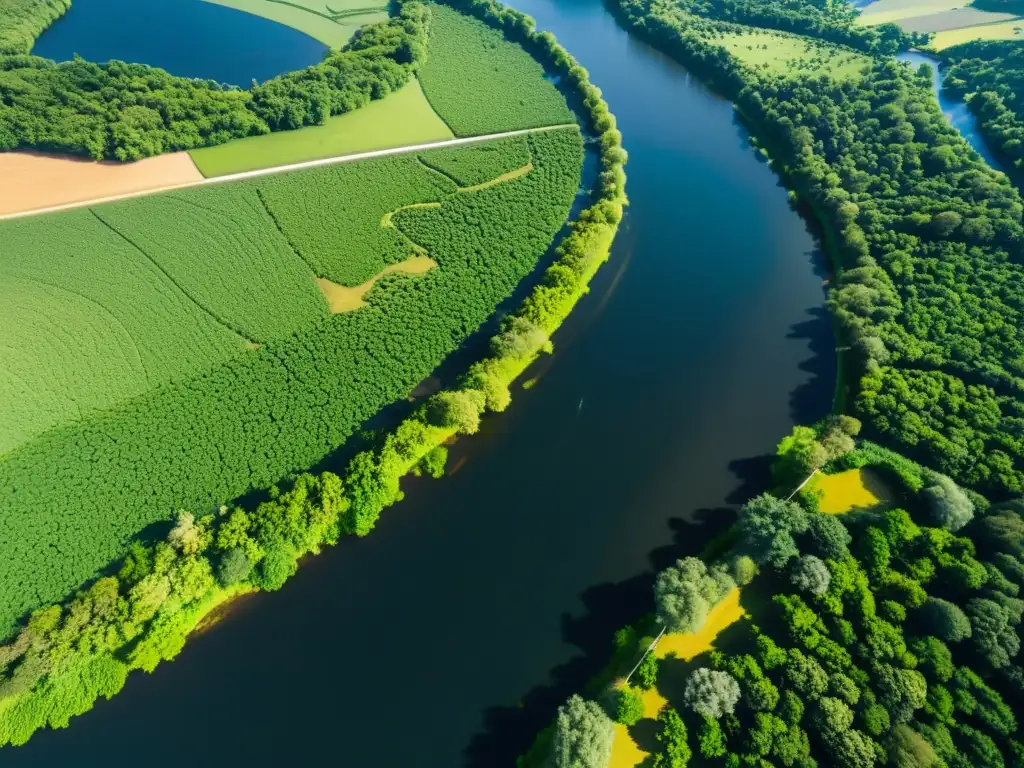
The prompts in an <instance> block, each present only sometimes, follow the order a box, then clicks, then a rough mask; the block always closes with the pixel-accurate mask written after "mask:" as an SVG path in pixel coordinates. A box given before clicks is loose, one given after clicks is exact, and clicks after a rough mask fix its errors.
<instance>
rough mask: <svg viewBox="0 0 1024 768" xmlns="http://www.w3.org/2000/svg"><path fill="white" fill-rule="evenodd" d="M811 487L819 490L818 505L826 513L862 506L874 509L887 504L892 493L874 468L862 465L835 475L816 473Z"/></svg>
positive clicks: (838, 513) (839, 513)
mask: <svg viewBox="0 0 1024 768" xmlns="http://www.w3.org/2000/svg"><path fill="white" fill-rule="evenodd" d="M810 485H811V490H814V491H820V492H821V494H822V495H821V499H820V500H819V502H818V508H819V509H820V510H821V511H822V512H824V513H825V514H828V515H841V514H844V513H846V512H852V511H854V510H863V509H876V508H878V507H882V506H885V505H887V504H889V503H890V502H891V500H892V498H893V496H892V492H891V491H890V490H889V488H888V487H887V486H886V485H885V483H883V482H882V480H881V478H879V477H878V474H877V473H876V472H874V471H873V470H871V469H869V468H866V467H862V468H860V469H848V470H846V471H845V472H839V473H838V474H835V475H823V474H820V473H819V474H817V475H815V477H814V480H812V481H811V484H810Z"/></svg>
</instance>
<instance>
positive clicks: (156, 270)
mask: <svg viewBox="0 0 1024 768" xmlns="http://www.w3.org/2000/svg"><path fill="white" fill-rule="evenodd" d="M524 144H525V145H526V146H527V147H528V149H526V150H525V151H526V152H527V154H528V155H529V157H530V161H531V170H530V172H529V173H526V174H524V175H521V176H519V177H518V178H515V179H511V180H508V181H504V182H501V183H498V184H495V185H492V186H487V187H486V188H482V189H477V190H476V191H472V192H465V191H460V190H459V188H458V187H457V186H456V184H455V183H454V182H452V181H451V180H450V179H448V178H447V177H445V176H444V175H442V174H440V173H438V172H436V171H434V170H432V169H430V168H429V167H427V166H426V165H424V164H423V163H421V162H420V161H419V160H418V159H417V158H416V157H415V156H401V157H387V158H377V159H374V160H370V161H365V162H363V163H357V164H344V165H336V166H327V167H323V168H314V169H310V170H307V171H302V172H296V173H293V174H280V175H275V176H267V177H261V178H257V179H252V180H247V181H244V182H237V183H234V184H229V185H217V186H211V187H202V188H197V189H193V190H185V191H182V192H177V193H169V194H166V195H161V196H154V197H147V198H137V199H134V200H130V201H125V202H121V203H115V204H111V205H107V206H101V207H98V208H96V209H93V210H91V211H86V212H78V211H76V212H73V213H72V214H69V215H64V214H62V215H56V216H52V217H42V218H41V217H37V218H32V219H27V220H16V221H13V222H7V223H5V225H4V227H3V229H4V231H6V232H10V233H12V234H16V235H17V239H16V241H15V243H12V245H15V244H16V245H17V248H8V253H7V260H6V261H5V264H4V265H2V266H0V273H5V272H7V271H9V270H10V269H11V267H10V262H14V263H15V264H16V265H17V266H16V269H17V270H18V274H21V275H30V276H31V275H34V276H35V279H42V280H44V281H46V284H48V285H52V286H54V290H55V291H56V293H57V294H58V295H64V294H65V293H71V294H73V295H85V296H91V297H95V300H96V301H98V302H101V303H100V304H99V307H103V308H104V310H103V311H98V307H97V304H94V303H90V302H82V303H81V304H80V305H76V309H79V310H80V311H81V313H80V314H79V315H76V316H75V317H74V319H69V318H68V317H65V316H62V315H59V314H56V315H53V316H52V317H40V313H39V311H38V307H34V306H33V305H32V304H31V302H26V301H25V294H23V293H22V292H21V288H22V286H23V282H22V281H15V282H13V283H6V282H5V286H6V290H5V291H4V294H5V296H6V297H9V298H10V299H11V300H12V301H13V302H14V303H15V304H16V305H17V306H19V307H20V308H21V309H23V310H24V312H23V313H22V314H21V315H19V316H18V317H17V319H18V321H19V322H18V324H17V325H14V326H6V325H5V327H4V328H3V329H0V336H4V337H7V336H9V335H10V334H11V333H14V334H16V336H15V340H16V341H17V342H18V348H19V349H21V350H24V354H25V355H29V354H30V353H35V354H36V355H37V356H35V357H28V358H27V359H26V360H25V365H24V366H23V367H11V366H7V367H5V369H4V371H3V372H2V373H0V381H3V382H4V384H5V386H4V391H5V392H6V393H8V397H9V398H10V399H11V400H14V399H15V398H17V399H18V400H20V402H21V408H22V409H27V408H28V407H29V406H32V405H34V406H35V407H36V411H35V413H36V415H37V417H38V419H42V420H49V419H52V418H53V416H52V412H53V410H54V403H57V404H59V405H61V407H62V408H63V410H62V414H64V415H65V418H66V419H67V421H66V423H63V424H57V425H53V424H52V423H51V424H48V426H51V428H50V429H49V431H47V432H45V433H44V434H42V435H39V436H38V437H36V438H35V439H33V440H30V441H28V442H26V443H23V444H22V445H20V446H18V447H16V448H14V449H13V450H9V449H10V448H11V446H10V444H9V443H7V444H6V445H5V448H6V449H8V450H9V452H8V453H7V455H6V456H4V458H3V461H2V462H0V499H3V500H4V503H3V505H2V508H3V513H2V523H3V524H2V528H3V534H2V542H3V557H2V558H0V585H3V589H2V590H0V634H5V633H6V631H7V630H8V628H9V627H10V626H11V623H12V622H13V621H14V620H15V619H17V618H18V617H19V616H20V615H22V614H23V613H24V611H26V610H28V609H32V608H35V607H37V606H39V605H40V604H44V603H48V602H51V601H54V600H58V599H60V598H61V597H62V596H63V595H65V594H67V593H68V591H69V590H71V589H74V588H76V587H77V586H78V585H80V584H82V583H84V582H85V581H86V580H88V579H89V578H90V577H92V576H93V575H94V574H96V573H97V572H98V571H100V570H101V569H102V568H104V567H105V566H106V565H107V564H108V563H109V562H111V561H112V560H114V559H115V558H116V557H118V556H119V555H120V554H121V553H122V552H123V551H124V547H125V544H126V542H127V541H128V540H129V539H130V538H131V537H133V536H135V535H137V534H138V532H139V531H141V530H142V529H143V528H145V527H146V526H147V525H149V524H151V523H155V522H157V521H160V520H165V519H167V516H168V514H169V513H170V511H171V510H174V509H188V510H195V511H201V510H206V509H209V508H211V507H213V506H216V505H219V504H221V503H223V502H224V501H227V500H230V499H232V498H236V497H238V496H240V495H242V494H244V493H246V492H248V491H249V490H250V489H252V488H263V487H268V486H269V485H271V484H272V483H274V482H276V481H277V480H278V479H279V478H281V477H283V476H285V475H287V474H288V473H290V472H294V471H296V470H301V469H303V468H305V467H309V466H311V465H313V464H315V463H316V462H318V461H319V460H320V459H322V458H323V456H324V455H325V454H326V453H328V452H329V451H331V450H333V449H335V448H337V447H338V446H340V445H341V444H342V443H344V442H345V441H346V440H347V439H348V438H349V437H350V436H351V435H352V434H353V433H354V432H355V431H356V430H357V429H358V428H359V426H360V425H361V424H362V423H363V422H365V421H366V420H367V419H369V418H370V417H371V416H373V415H374V414H376V413H377V412H378V411H379V410H380V409H381V408H383V407H384V406H386V405H388V404H389V403H392V402H394V401H396V400H399V399H401V398H404V397H406V396H407V395H408V393H409V392H410V391H411V390H412V389H413V387H415V386H416V384H417V383H418V382H420V381H422V380H423V379H425V378H426V377H428V376H429V375H430V373H431V371H433V370H434V369H435V368H436V367H437V365H439V364H440V363H441V361H443V360H444V358H445V357H446V356H447V355H448V354H450V353H451V352H452V351H454V350H455V349H456V348H457V347H458V345H459V344H460V343H461V342H462V340H463V339H465V338H466V337H467V336H468V335H469V334H470V333H472V332H473V331H475V330H476V329H477V328H478V327H479V326H480V325H481V324H482V323H483V322H484V321H485V320H486V319H487V318H488V317H489V316H490V315H491V313H492V312H493V311H494V308H495V307H496V306H497V305H498V303H499V302H500V301H502V300H503V299H505V298H506V297H507V296H508V295H509V294H510V293H511V292H512V291H513V289H514V288H515V286H516V285H517V284H518V283H519V282H520V281H521V280H522V279H523V278H524V277H526V276H527V275H528V274H529V273H530V271H531V270H532V269H533V268H534V267H535V265H536V263H537V260H538V259H539V258H540V257H541V256H542V255H543V254H544V253H545V252H546V251H547V250H548V248H549V246H550V244H551V242H552V240H553V239H554V238H555V236H556V234H557V233H558V231H559V230H560V229H561V227H562V225H563V223H564V221H565V219H566V218H567V216H568V214H569V212H570V208H571V206H572V203H573V200H574V198H575V196H576V191H577V189H578V185H579V178H580V169H581V166H582V162H583V147H582V140H581V137H580V135H579V132H578V130H577V129H575V128H566V129H560V130H555V131H548V132H542V133H536V134H532V135H530V136H528V137H526V138H514V139H509V140H505V141H503V142H502V143H501V144H500V147H501V149H499V151H500V152H504V153H508V162H507V165H508V166H510V167H516V164H517V163H519V162H520V159H521V156H522V154H523V152H524V149H523V146H524ZM471 151H472V150H471ZM428 157H429V155H428ZM424 201H434V202H436V203H437V204H436V205H432V206H429V207H426V206H418V205H416V204H417V203H422V202H424ZM67 216H70V217H71V226H68V225H66V224H65V223H64V222H66V221H68V219H67ZM385 217H388V219H389V225H388V226H382V220H384V219H385ZM86 224H88V225H89V226H90V227H91V229H88V230H84V229H83V227H84V225H86ZM85 232H89V233H94V234H95V235H96V236H102V237H105V238H107V239H108V240H111V241H113V242H115V243H117V244H119V245H120V244H121V243H124V244H130V246H131V247H127V246H126V247H124V248H122V251H121V252H119V253H120V254H121V255H122V256H123V259H122V260H123V261H127V262H128V263H129V270H130V269H131V262H132V261H133V260H134V261H140V262H142V263H143V264H146V265H147V266H149V265H152V268H151V269H149V270H148V272H146V278H145V279H147V280H151V281H152V282H153V285H152V286H151V288H150V295H155V296H157V297H159V298H160V300H161V301H162V300H163V299H164V295H163V294H171V295H172V296H173V297H174V298H175V300H176V303H177V304H179V305H181V307H182V309H180V310H179V311H178V313H177V314H178V315H179V316H181V317H184V316H186V313H187V311H189V310H190V309H191V310H194V312H193V314H194V315H196V316H198V317H199V318H202V319H203V320H206V319H207V318H210V317H212V318H215V319H216V322H215V323H211V324H210V325H209V327H204V330H206V331H208V333H209V336H210V339H209V341H208V343H207V345H208V346H213V345H214V344H215V343H218V342H221V341H222V340H223V339H225V338H227V339H228V340H229V341H231V340H232V339H233V343H234V347H233V349H232V352H233V353H232V354H225V351H226V350H224V349H220V350H219V351H220V353H221V354H220V359H219V360H216V361H214V363H213V364H212V366H211V365H202V366H201V365H199V364H198V363H197V364H196V365H195V366H194V367H193V368H192V369H190V370H182V368H181V367H180V366H181V364H180V363H178V361H175V362H176V364H178V365H179V367H178V368H176V369H174V370H173V371H168V369H167V368H166V367H165V368H164V369H156V368H154V367H153V366H147V365H146V364H145V363H146V362H148V361H149V360H152V359H154V358H155V359H157V360H162V359H163V358H162V357H161V356H162V355H163V354H165V352H166V351H165V350H164V349H163V348H162V346H161V341H162V339H164V338H165V337H166V336H168V334H171V335H175V336H177V335H178V334H182V335H183V336H184V331H185V330H186V329H187V328H177V327H173V326H160V325H159V324H155V323H152V322H151V321H150V317H151V315H150V313H151V312H152V311H154V310H157V311H158V310H160V309H162V308H163V306H164V305H163V304H159V305H157V306H156V307H149V308H147V307H143V306H141V305H139V304H138V302H139V299H140V297H138V296H131V295H126V294H123V293H121V292H120V290H119V288H123V287H124V286H123V285H121V284H120V283H118V282H116V281H115V282H113V284H110V283H106V282H104V281H103V280H101V279H100V275H99V274H98V273H94V272H93V271H92V270H90V269H83V268H82V263H83V262H82V252H81V250H80V248H79V247H80V244H81V243H82V242H83V240H82V235H84V234H85ZM4 239H5V242H8V238H7V236H5V238H4ZM61 239H64V240H66V241H67V244H66V245H65V246H64V247H63V248H57V245H58V244H59V242H60V240H61ZM44 243H52V244H54V248H53V250H52V251H51V249H49V248H47V247H43V244H44ZM100 245H102V244H100ZM239 245H242V247H241V248H240V247H239ZM54 253H57V254H61V255H62V256H63V257H64V258H62V260H61V261H60V262H55V261H54V258H53V257H54ZM88 253H90V254H93V256H92V258H93V259H94V260H97V261H99V262H100V263H104V261H105V260H106V258H107V253H106V251H105V250H104V249H103V248H102V247H99V245H97V246H96V247H95V248H93V249H91V250H90V251H89V252H88ZM417 253H425V254H427V255H429V257H430V258H431V259H433V260H434V261H435V262H436V263H437V265H438V267H437V268H436V269H433V270H431V271H430V272H428V273H426V274H424V275H420V276H417V277H404V276H400V275H389V276H387V277H386V278H384V279H382V280H380V281H378V283H377V285H376V287H375V288H374V289H373V291H371V293H370V295H369V296H368V297H367V299H366V301H367V303H368V306H365V307H364V308H362V309H360V310H359V311H357V312H349V313H345V314H339V315H330V314H329V312H328V307H327V302H326V301H325V299H324V297H323V296H321V295H320V293H319V292H318V290H317V287H316V283H315V280H314V278H324V279H327V280H330V281H332V282H333V283H336V284H339V285H359V284H361V283H363V282H365V281H366V280H367V279H369V278H371V277H373V276H374V275H376V274H377V273H379V272H381V271H382V270H383V269H384V268H385V267H386V266H388V265H389V264H397V263H400V262H402V261H405V260H406V259H408V258H409V257H411V256H413V255H415V254H417ZM76 267H77V268H76ZM43 273H45V275H46V276H45V277H44V276H43ZM29 285H36V283H29ZM31 295H34V294H30V296H31ZM5 303H6V301H5ZM122 305H123V306H125V307H129V308H131V309H130V310H122V309H121V307H122ZM196 308H198V309H196ZM147 310H148V311H147ZM90 313H91V314H90ZM119 315H120V317H123V318H126V319H127V320H133V319H135V318H141V321H142V322H143V323H144V325H143V327H142V330H148V331H150V332H152V333H153V334H154V335H152V336H147V335H143V334H142V333H140V332H139V329H138V327H132V328H131V331H133V333H130V334H129V335H128V340H127V341H126V342H124V344H125V349H124V357H123V358H122V359H121V361H120V362H122V365H121V366H120V369H119V371H118V373H119V374H120V375H112V372H111V370H110V369H111V368H112V367H114V364H113V363H112V362H110V361H100V362H102V363H103V364H102V365H100V366H98V367H94V366H95V365H96V362H97V361H96V360H95V358H94V355H93V354H92V352H93V350H92V349H90V348H89V347H77V346H74V345H70V346H68V345H66V344H65V345H64V346H61V347H58V348H54V346H53V344H64V340H65V339H66V337H67V335H68V333H69V331H68V329H69V328H75V329H78V331H77V333H78V334H79V335H78V336H77V340H78V341H82V336H81V330H80V329H81V328H83V327H88V328H90V329H96V334H97V335H98V336H100V337H101V338H107V337H109V338H112V339H114V340H115V341H117V342H122V341H123V336H124V334H125V331H126V327H125V325H123V323H122V321H120V320H119V317H118V316H119ZM194 324H195V323H194V322H193V325H194ZM196 337H200V341H206V339H203V338H201V336H200V332H199V331H198V330H197V331H196V333H194V334H190V335H189V338H190V339H193V340H194V339H195V338H196ZM32 339H38V341H39V343H35V344H32V343H29V342H30V341H31V340H32ZM51 339H52V340H53V343H52V344H49V345H48V344H46V343H45V342H46V341H47V340H51ZM243 340H244V341H243ZM185 343H186V341H185V340H182V341H177V342H176V345H177V346H176V349H177V348H178V347H180V346H181V345H182V344H185ZM224 343H225V344H226V343H227V342H224ZM246 344H248V346H250V347H252V346H255V345H257V344H258V345H260V346H259V347H258V348H255V349H249V350H248V351H247V350H246V349H245V346H246ZM141 355H145V358H144V359H143V360H140V359H138V358H139V356H141ZM192 360H195V357H194V356H193V358H192ZM203 362H205V361H203ZM72 364H74V365H73V366H72ZM72 372H73V373H74V374H75V375H74V376H72V377H70V378H67V379H65V378H64V376H65V375H66V374H69V373H72ZM158 373H162V375H163V378H161V379H157V378H156V376H157V375H158ZM169 374H170V375H169ZM99 376H103V378H99ZM26 382H28V383H29V384H30V385H32V386H30V389H32V390H35V391H36V392H38V396H34V397H32V396H30V395H32V393H31V392H26V391H24V390H25V383H26ZM87 392H96V393H98V396H102V399H98V400H96V401H94V402H91V403H90V402H87V401H86V400H85V397H84V396H85V394H86V393H87ZM112 406H113V407H112ZM76 408H77V409H79V410H78V411H76V410H75V409H76ZM38 419H37V420H38ZM183 457H188V459H187V460H184V459H183ZM54 550H56V551H59V552H60V553H61V556H60V557H59V558H54V556H53V554H52V553H53V551H54Z"/></svg>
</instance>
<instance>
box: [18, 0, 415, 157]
mask: <svg viewBox="0 0 1024 768" xmlns="http://www.w3.org/2000/svg"><path fill="white" fill-rule="evenodd" d="M8 5H13V9H12V12H17V10H18V9H19V8H21V7H23V6H25V5H26V1H25V0H4V5H3V6H2V7H0V103H3V104H4V109H3V110H0V151H2V150H6V149H27V148H31V149H36V150H44V151H49V152H62V153H69V154H77V155H87V156H89V157H92V158H95V159H97V160H99V159H109V160H137V159H139V158H142V157H149V156H150V155H158V154H161V153H164V152H172V151H177V150H184V149H194V148H196V147H207V146H213V145H215V144H223V143H224V142H226V141H229V140H231V139H236V138H241V137H244V136H254V135H259V134H264V133H268V132H270V131H278V130H290V129H294V128H301V127H302V126H305V125H320V124H322V123H324V122H325V121H326V120H327V118H329V117H330V116H331V115H339V114H343V113H345V112H350V111H352V110H354V109H358V108H359V107H362V106H364V105H366V104H367V103H369V102H370V101H371V100H373V99H380V98H383V97H384V96H386V95H388V94H389V93H391V92H393V91H396V90H398V89H399V88H401V87H402V86H403V85H404V84H405V83H407V82H408V80H409V78H410V77H412V76H413V74H414V72H415V70H416V69H417V67H419V66H420V64H421V63H422V60H423V57H424V56H425V54H426V34H427V28H428V25H429V11H428V10H427V8H426V7H425V6H424V5H423V4H422V3H407V4H406V5H405V6H404V7H403V9H402V11H401V12H400V13H399V14H398V15H397V16H396V17H394V18H391V19H388V20H387V21H382V22H379V23H376V24H370V25H367V26H366V27H364V28H362V29H361V30H360V31H359V32H358V33H357V34H356V35H355V37H353V39H352V40H351V41H350V42H349V43H348V44H347V45H346V46H345V48H344V49H342V50H340V51H332V52H331V53H330V54H328V56H327V57H326V58H325V59H324V61H323V62H321V63H320V64H316V65H313V66H311V67H308V68H306V69H304V70H300V71H298V72H290V73H288V74H285V75H281V76H279V77H276V78H274V79H272V80H268V81H267V82H265V83H263V84H260V85H254V86H253V87H252V88H250V89H249V90H240V89H238V88H236V87H233V86H223V85H221V84H220V83H216V82H213V81H209V80H197V79H192V78H183V77H176V76H173V75H170V74H168V73H167V72H165V71H163V70H161V69H156V68H154V67H150V66H147V65H144V64H132V63H125V62H120V61H111V62H109V63H107V64H95V63H92V62H87V61H84V60H83V59H75V60H73V61H68V62H62V63H59V64H58V63H55V62H53V61H50V60H49V59H43V58H39V57H38V56H29V55H26V54H27V52H28V48H30V47H31V41H29V45H28V46H27V47H26V46H25V45H23V41H24V39H25V37H26V35H28V34H31V35H32V37H33V38H34V36H35V35H37V34H39V32H41V31H42V30H43V29H44V28H45V27H46V25H47V24H48V23H49V22H50V21H52V20H53V19H55V18H57V17H58V16H59V15H60V12H62V10H63V9H66V8H67V6H68V5H69V3H67V2H64V1H62V0H50V2H47V3H38V2H37V3H35V4H34V5H33V7H34V8H35V9H36V10H34V11H33V15H32V18H31V20H30V21H29V22H26V23H22V24H17V25H15V26H14V27H13V28H12V27H9V26H8V25H7V24H5V23H4V22H6V21H7V18H6V15H5V14H7V13H8V10H7V6H8ZM12 35H13V38H14V43H13V44H7V45H6V47H7V48H13V49H15V50H9V51H8V53H12V54H17V55H3V52H4V51H3V49H4V47H5V43H4V40H5V39H6V38H7V37H8V36H12Z"/></svg>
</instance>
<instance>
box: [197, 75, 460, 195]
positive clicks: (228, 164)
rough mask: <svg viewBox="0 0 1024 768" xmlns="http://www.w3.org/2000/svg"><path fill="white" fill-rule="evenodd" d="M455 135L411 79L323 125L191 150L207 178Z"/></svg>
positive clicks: (436, 139)
mask: <svg viewBox="0 0 1024 768" xmlns="http://www.w3.org/2000/svg"><path fill="white" fill-rule="evenodd" d="M454 136H455V134H453V133H452V132H451V131H450V130H449V129H448V126H447V125H445V124H444V121H443V120H441V118H440V117H438V116H437V114H436V113H435V112H434V110H433V109H432V108H431V106H430V104H429V103H428V102H427V99H426V97H425V96H424V95H423V89H422V88H420V84H419V81H418V80H417V79H415V78H413V79H411V80H410V81H409V82H408V83H407V84H406V85H404V86H403V87H402V88H401V89H400V90H398V91H395V92H394V93H391V94H388V95H387V96H385V97H384V98H383V99H378V100H377V101H371V102H370V103H369V104H367V105H366V106H364V107H360V108H359V109H357V110H354V111H352V112H347V113H345V114H344V115H337V116H335V117H331V118H328V120H327V122H326V123H324V124H323V125H311V126H307V127H305V128H299V129H297V130H294V131H278V132H276V133H268V134H264V135H262V136H250V137H248V138H245V139H235V140H234V141H229V142H228V143H227V144H221V145H220V146H216V147H205V148H203V149H195V150H192V152H190V153H189V154H191V155H192V159H193V160H194V161H195V164H196V167H197V168H199V171H200V173H202V174H203V176H205V177H207V178H211V177H213V176H226V175H228V174H232V173H242V172H244V171H252V170H255V169H257V168H269V167H273V166H278V165H287V164H289V163H301V162H305V161H307V160H319V159H320V158H324V157H337V156H339V155H348V154H355V153H357V152H370V151H372V150H375V149H390V148H392V147H404V146H410V145H415V144H429V143H431V142H434V141H444V140H445V139H451V138H454Z"/></svg>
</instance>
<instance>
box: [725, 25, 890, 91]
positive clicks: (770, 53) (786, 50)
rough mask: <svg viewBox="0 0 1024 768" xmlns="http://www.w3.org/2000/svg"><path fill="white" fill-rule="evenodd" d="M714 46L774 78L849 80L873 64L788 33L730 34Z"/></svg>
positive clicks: (827, 45) (730, 32) (727, 33)
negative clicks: (810, 76) (809, 76)
mask: <svg viewBox="0 0 1024 768" xmlns="http://www.w3.org/2000/svg"><path fill="white" fill-rule="evenodd" d="M715 42H717V43H719V44H721V45H724V46H725V48H726V49H727V50H728V51H729V53H731V54H732V55H733V56H735V57H736V58H738V59H739V60H740V61H742V62H743V63H744V64H746V65H747V66H749V67H753V68H754V69H756V70H758V71H759V72H768V73H771V74H775V75H794V74H828V75H830V76H832V77H834V78H837V79H847V78H853V77H857V76H858V75H859V74H860V73H861V72H862V71H863V69H864V68H865V67H866V66H868V65H869V64H870V63H871V59H870V58H868V57H867V56H865V55H864V54H861V53H857V52H856V51H853V50H850V49H848V48H841V47H839V46H837V45H831V44H829V43H823V42H821V41H819V40H814V39H812V38H809V37H800V36H799V35H790V34H786V33H785V32H772V31H767V30H760V29H759V30H753V29H751V30H750V31H749V32H736V31H729V32H725V33H723V34H721V35H720V36H719V37H718V38H717V40H715Z"/></svg>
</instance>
